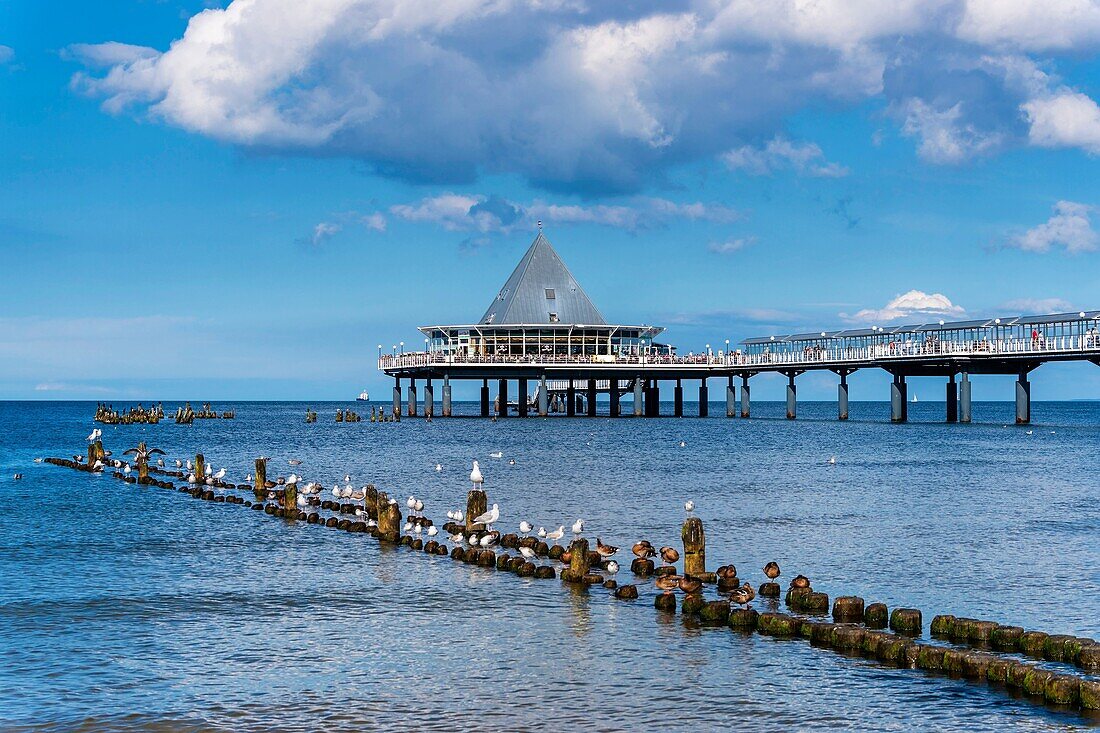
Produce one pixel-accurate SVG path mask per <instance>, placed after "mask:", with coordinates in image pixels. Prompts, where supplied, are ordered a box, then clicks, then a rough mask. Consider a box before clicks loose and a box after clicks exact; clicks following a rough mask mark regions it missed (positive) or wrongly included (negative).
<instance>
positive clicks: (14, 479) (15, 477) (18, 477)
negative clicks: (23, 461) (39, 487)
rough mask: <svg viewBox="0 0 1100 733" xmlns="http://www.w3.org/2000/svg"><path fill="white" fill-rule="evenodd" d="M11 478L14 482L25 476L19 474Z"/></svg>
mask: <svg viewBox="0 0 1100 733" xmlns="http://www.w3.org/2000/svg"><path fill="white" fill-rule="evenodd" d="M11 478H12V481H19V480H20V479H22V478H23V474H21V473H17V474H15V475H14V476H12V477H11Z"/></svg>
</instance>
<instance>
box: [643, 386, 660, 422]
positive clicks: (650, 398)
mask: <svg viewBox="0 0 1100 733" xmlns="http://www.w3.org/2000/svg"><path fill="white" fill-rule="evenodd" d="M645 414H646V417H660V416H661V388H660V387H659V386H658V385H657V380H656V379H654V380H653V381H652V382H651V383H650V385H649V388H648V389H646V395H645Z"/></svg>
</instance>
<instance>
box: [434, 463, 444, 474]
mask: <svg viewBox="0 0 1100 733" xmlns="http://www.w3.org/2000/svg"><path fill="white" fill-rule="evenodd" d="M435 472H436V473H443V464H442V463H437V464H435Z"/></svg>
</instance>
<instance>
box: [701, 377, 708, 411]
mask: <svg viewBox="0 0 1100 733" xmlns="http://www.w3.org/2000/svg"><path fill="white" fill-rule="evenodd" d="M709 414H710V391H709V390H708V389H707V380H706V378H704V379H702V380H700V382H699V417H706V416H707V415H709Z"/></svg>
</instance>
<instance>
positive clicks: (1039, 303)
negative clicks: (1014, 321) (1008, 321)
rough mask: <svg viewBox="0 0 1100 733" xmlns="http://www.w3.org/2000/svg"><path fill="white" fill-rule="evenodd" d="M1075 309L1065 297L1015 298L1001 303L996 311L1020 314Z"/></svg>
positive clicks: (1041, 313)
mask: <svg viewBox="0 0 1100 733" xmlns="http://www.w3.org/2000/svg"><path fill="white" fill-rule="evenodd" d="M1075 310H1077V309H1076V308H1074V307H1073V303H1070V302H1069V301H1068V300H1066V299H1065V298H1017V299H1016V300H1009V301H1007V302H1005V303H1002V304H1001V305H1000V306H999V307H998V311H1000V312H1002V313H1010V314H1014V313H1019V314H1021V315H1045V314H1047V313H1069V312H1071V311H1075Z"/></svg>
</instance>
